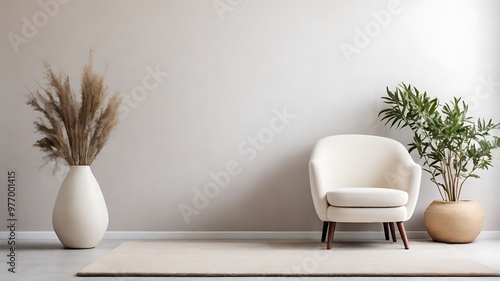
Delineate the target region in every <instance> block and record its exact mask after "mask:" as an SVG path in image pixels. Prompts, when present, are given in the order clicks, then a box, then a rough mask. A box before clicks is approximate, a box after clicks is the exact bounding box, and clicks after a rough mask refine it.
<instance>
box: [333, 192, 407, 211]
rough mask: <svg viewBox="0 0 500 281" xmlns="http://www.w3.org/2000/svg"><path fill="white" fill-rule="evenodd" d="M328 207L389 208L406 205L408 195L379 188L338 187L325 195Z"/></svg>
mask: <svg viewBox="0 0 500 281" xmlns="http://www.w3.org/2000/svg"><path fill="white" fill-rule="evenodd" d="M326 199H327V201H328V204H329V205H330V206H335V207H356V208H364V207H366V208H388V207H389V208H391V207H401V206H405V205H406V203H408V193H407V192H405V191H402V190H397V189H391V188H380V187H338V188H333V189H331V191H330V192H328V193H327V194H326Z"/></svg>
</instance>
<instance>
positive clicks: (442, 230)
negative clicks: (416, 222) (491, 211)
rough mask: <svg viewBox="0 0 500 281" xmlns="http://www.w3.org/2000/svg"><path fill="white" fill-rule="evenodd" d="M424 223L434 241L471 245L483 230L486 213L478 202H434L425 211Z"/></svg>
mask: <svg viewBox="0 0 500 281" xmlns="http://www.w3.org/2000/svg"><path fill="white" fill-rule="evenodd" d="M424 222H425V227H426V229H427V233H429V235H430V236H431V238H432V239H433V240H434V241H438V242H444V243H470V242H472V241H474V240H475V239H476V237H477V236H478V235H479V233H481V230H482V229H483V224H484V212H483V209H482V208H481V205H479V203H478V202H476V201H471V200H463V201H456V202H448V201H433V202H432V203H431V204H430V205H429V207H427V209H426V210H425V213H424Z"/></svg>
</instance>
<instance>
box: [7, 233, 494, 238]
mask: <svg viewBox="0 0 500 281" xmlns="http://www.w3.org/2000/svg"><path fill="white" fill-rule="evenodd" d="M9 234H10V233H9V232H6V231H2V232H0V239H2V240H4V239H8V238H9ZM407 235H408V238H409V239H428V238H429V235H428V234H427V232H425V231H408V232H407ZM398 236H399V234H398ZM320 237H321V232H319V231H108V232H106V234H105V235H104V239H116V240H121V239H123V240H154V239H242V240H259V239H318V240H319V239H320ZM381 237H382V238H383V233H382V232H376V231H337V232H335V239H336V240H337V239H342V240H372V239H381ZM16 239H19V240H55V239H57V236H56V234H55V233H54V232H53V231H18V232H16ZM478 239H500V231H483V232H482V233H481V234H480V235H479V237H478Z"/></svg>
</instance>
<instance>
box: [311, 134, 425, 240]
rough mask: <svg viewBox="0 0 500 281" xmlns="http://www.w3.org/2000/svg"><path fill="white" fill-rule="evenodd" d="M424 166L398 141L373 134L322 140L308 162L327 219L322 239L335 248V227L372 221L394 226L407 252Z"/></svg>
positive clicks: (315, 194)
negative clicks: (408, 223)
mask: <svg viewBox="0 0 500 281" xmlns="http://www.w3.org/2000/svg"><path fill="white" fill-rule="evenodd" d="M421 175H422V169H421V167H420V166H419V165H418V164H416V163H415V162H414V161H413V159H412V158H411V156H410V154H409V153H408V151H407V150H406V148H405V147H404V146H403V145H402V144H401V143H399V142H397V141H395V140H393V139H389V138H385V137H378V136H371V135H336V136H330V137H326V138H323V139H321V140H319V141H318V142H317V143H316V145H315V147H314V149H313V151H312V154H311V158H310V161H309V178H310V183H311V194H312V199H313V203H314V207H315V209H316V213H317V214H318V217H319V218H320V219H321V220H322V221H323V233H322V237H321V240H322V242H324V241H325V236H326V232H327V230H328V241H327V249H331V247H332V243H333V236H334V232H335V224H336V223H338V222H340V223H343V222H352V223H373V222H381V223H383V226H384V233H385V239H386V240H389V230H388V228H389V227H390V229H391V235H392V239H393V241H394V242H396V234H395V230H394V222H396V224H397V226H398V230H399V232H400V234H401V238H402V240H403V243H404V246H405V249H409V246H408V239H407V236H406V232H405V228H404V224H403V222H404V221H407V220H408V219H410V218H411V216H412V215H413V211H414V210H415V205H416V204H417V198H418V193H419V190H420V179H421Z"/></svg>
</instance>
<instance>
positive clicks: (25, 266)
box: [0, 239, 500, 281]
mask: <svg viewBox="0 0 500 281" xmlns="http://www.w3.org/2000/svg"><path fill="white" fill-rule="evenodd" d="M124 241H125V240H104V241H102V242H101V243H100V244H99V245H98V247H96V248H95V249H90V250H67V249H63V248H62V246H61V244H60V243H59V241H57V240H36V241H31V240H18V241H17V244H18V249H17V251H16V273H15V274H12V273H10V272H8V271H7V269H8V265H6V263H5V262H2V264H3V266H2V268H1V272H0V281H11V280H12V281H14V280H22V281H30V280H33V281H39V280H47V281H66V280H69V281H71V280H80V281H86V280H99V281H134V280H147V281H157V280H169V281H174V280H181V281H192V280H201V281H215V280H228V281H229V280H241V281H243V280H244V281H253V280H262V281H275V280H282V281H288V280H290V281H292V280H293V281H296V280H301V281H323V280H332V279H334V280H388V279H390V280H479V279H480V280H500V277H487V278H486V277H485V278H478V277H474V278H466V277H441V278H430V277H429V278H423V277H407V278H402V277H397V278H396V277H395V278H387V277H380V278H375V277H350V278H348V277H342V278H341V277H335V278H333V277H330V278H326V277H316V278H313V277H307V278H305V277H301V278H298V277H290V278H285V277H278V278H276V277H272V278H271V277H269V278H250V277H247V278H234V277H230V278H200V277H196V278H188V277H185V278H178V277H175V278H153V277H149V278H138V277H99V278H85V277H76V276H75V273H76V272H78V271H79V270H81V269H83V268H84V267H85V266H87V265H88V264H90V263H91V262H93V261H94V260H96V259H97V258H99V257H100V256H102V255H104V254H105V253H107V252H108V251H109V250H111V249H113V248H114V247H116V246H118V245H119V244H120V243H122V242H124ZM410 244H411V240H410ZM453 246H454V247H456V248H458V249H459V250H461V251H463V252H464V253H466V254H467V255H469V256H470V257H472V258H473V259H475V260H477V261H479V262H481V263H483V264H486V265H488V266H490V267H492V268H494V269H497V270H499V271H500V239H478V240H477V241H475V242H474V243H471V244H463V245H453ZM3 253H5V252H4V251H2V255H1V256H2V257H3V258H1V259H0V260H6V259H7V257H6V254H3ZM429 258H432V257H429Z"/></svg>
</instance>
